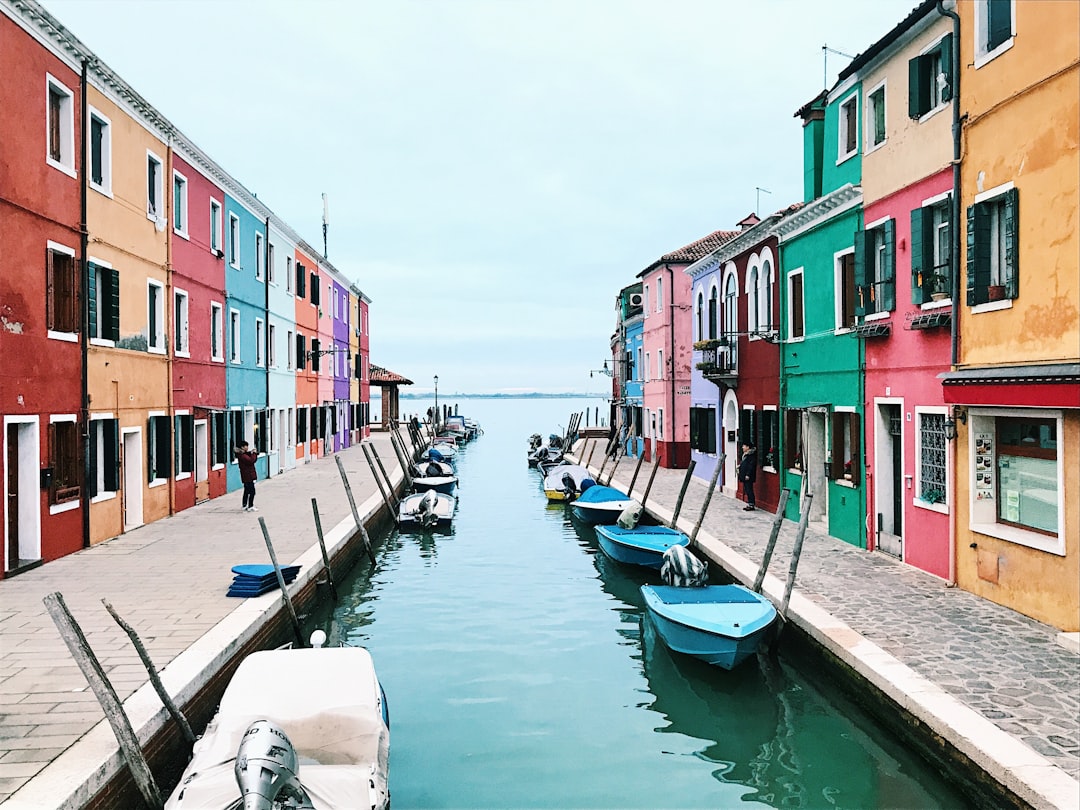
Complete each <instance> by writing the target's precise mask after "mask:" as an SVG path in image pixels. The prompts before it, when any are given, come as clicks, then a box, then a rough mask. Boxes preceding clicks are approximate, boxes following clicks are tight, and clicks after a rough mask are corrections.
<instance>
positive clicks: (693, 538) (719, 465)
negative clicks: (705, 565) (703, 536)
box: [690, 453, 724, 545]
mask: <svg viewBox="0 0 1080 810" xmlns="http://www.w3.org/2000/svg"><path fill="white" fill-rule="evenodd" d="M723 466H724V454H723V453H721V454H720V456H719V457H718V458H717V459H716V469H715V470H713V473H712V478H710V479H709V491H708V492H706V493H705V503H703V504H702V505H701V514H700V515H698V519H697V523H695V524H694V532H693V534H691V535H690V545H693V544H694V543H695V542H697V535H698V531H699V530H700V529H701V523H702V521H703V520H705V513H706V512H708V511H709V503H710V502H711V501H712V496H713V492H715V491H716V479H717V478H719V477H720V470H721V469H723Z"/></svg>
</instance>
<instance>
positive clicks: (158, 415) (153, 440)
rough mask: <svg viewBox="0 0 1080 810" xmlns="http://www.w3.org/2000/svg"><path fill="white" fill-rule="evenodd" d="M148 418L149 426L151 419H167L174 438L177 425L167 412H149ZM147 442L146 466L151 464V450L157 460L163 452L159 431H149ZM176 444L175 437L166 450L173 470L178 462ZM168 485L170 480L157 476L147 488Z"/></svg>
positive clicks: (144, 460) (170, 434)
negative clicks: (158, 435) (159, 445)
mask: <svg viewBox="0 0 1080 810" xmlns="http://www.w3.org/2000/svg"><path fill="white" fill-rule="evenodd" d="M146 418H147V423H148V424H149V420H150V419H165V420H166V421H167V422H168V424H169V436H170V437H173V435H174V431H175V430H176V423H175V422H173V421H172V420H171V419H170V418H169V415H168V414H167V413H165V411H148V412H147V414H146ZM121 441H122V440H121ZM146 442H147V444H146V456H145V458H144V459H143V462H144V463H146V464H149V463H150V453H151V450H153V453H154V458H155V459H156V458H157V454H158V453H160V452H162V450H161V448H160V447H158V446H157V431H155V430H149V431H147V437H146ZM174 444H175V437H174V440H173V441H172V442H169V446H168V447H166V448H165V450H164V452H165V453H168V455H169V468H170V469H172V468H173V466H174V464H173V462H174V461H175V460H176V459H175V458H173V456H175V455H176V454H175V452H174V449H173V447H174ZM122 448H123V445H122V444H121V449H122ZM172 472H173V474H174V475H175V474H176V470H175V469H174V470H173V471H172ZM143 480H146V479H145V477H144V479H143ZM167 483H169V479H168V478H161V477H160V476H157V477H155V478H154V480H152V481H150V482H149V483H148V484H147V485H146V486H147V488H148V489H155V488H156V487H161V486H165V484H167ZM121 486H123V482H121Z"/></svg>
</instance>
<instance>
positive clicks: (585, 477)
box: [544, 464, 596, 501]
mask: <svg viewBox="0 0 1080 810" xmlns="http://www.w3.org/2000/svg"><path fill="white" fill-rule="evenodd" d="M584 481H592V473H590V472H589V471H588V470H587V469H585V468H584V467H582V466H581V465H580V464H561V465H559V466H558V467H553V468H551V470H550V471H549V472H548V473H547V474H546V475H545V476H544V494H545V495H547V499H548V500H549V501H572V500H574V498H576V497H577V496H578V495H580V494H581V490H582V486H581V485H582V482H584ZM593 483H596V482H595V481H593Z"/></svg>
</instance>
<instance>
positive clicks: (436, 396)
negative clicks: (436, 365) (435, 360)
mask: <svg viewBox="0 0 1080 810" xmlns="http://www.w3.org/2000/svg"><path fill="white" fill-rule="evenodd" d="M438 424H439V375H438V374H436V375H435V420H434V424H433V425H432V428H435V427H438Z"/></svg>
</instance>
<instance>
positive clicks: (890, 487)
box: [874, 401, 904, 558]
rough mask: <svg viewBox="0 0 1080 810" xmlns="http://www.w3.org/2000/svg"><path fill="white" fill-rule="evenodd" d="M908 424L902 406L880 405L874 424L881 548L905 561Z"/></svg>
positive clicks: (889, 403)
mask: <svg viewBox="0 0 1080 810" xmlns="http://www.w3.org/2000/svg"><path fill="white" fill-rule="evenodd" d="M903 438H904V422H903V416H902V415H901V404H900V403H893V402H880V401H879V402H878V410H877V422H876V424H875V425H874V445H875V452H874V480H875V481H876V487H875V490H876V491H875V493H874V505H875V506H876V511H877V516H876V518H877V535H878V537H877V548H878V549H879V550H880V551H884V552H885V553H886V554H889V555H891V556H893V557H899V558H903V550H904V545H903V544H904V541H903V535H904V451H903V447H904V445H903Z"/></svg>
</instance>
